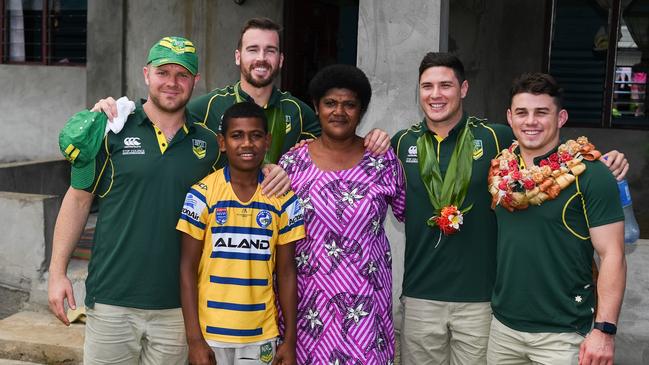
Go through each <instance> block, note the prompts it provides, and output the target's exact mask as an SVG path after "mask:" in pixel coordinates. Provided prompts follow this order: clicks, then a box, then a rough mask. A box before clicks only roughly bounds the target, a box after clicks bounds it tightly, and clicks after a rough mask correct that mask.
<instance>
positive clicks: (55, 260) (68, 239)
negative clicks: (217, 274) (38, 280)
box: [48, 37, 218, 364]
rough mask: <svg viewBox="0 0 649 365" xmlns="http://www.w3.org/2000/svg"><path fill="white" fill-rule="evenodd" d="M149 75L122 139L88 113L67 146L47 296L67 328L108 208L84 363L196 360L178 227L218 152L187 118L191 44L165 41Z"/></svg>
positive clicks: (92, 283) (96, 259)
mask: <svg viewBox="0 0 649 365" xmlns="http://www.w3.org/2000/svg"><path fill="white" fill-rule="evenodd" d="M143 73H144V81H145V83H146V85H147V86H148V98H147V100H145V101H142V102H139V103H137V105H136V106H135V110H134V112H133V113H131V114H130V115H128V119H127V120H126V123H125V124H124V127H123V129H122V130H121V131H119V133H108V134H106V130H107V129H106V119H107V118H106V116H105V115H104V114H103V113H92V112H89V111H83V112H80V113H78V114H76V115H75V116H74V117H72V119H70V121H69V122H68V124H67V125H66V126H65V127H64V128H63V130H62V132H61V135H60V138H59V142H60V147H61V151H62V152H63V154H64V155H65V156H66V158H67V159H68V160H69V161H71V162H72V178H71V186H70V188H69V189H68V192H67V193H66V195H65V197H64V200H63V204H62V206H61V211H60V212H59V216H58V218H57V222H56V227H55V230H54V241H53V251H52V260H51V264H50V269H49V288H48V289H49V290H48V291H49V302H50V308H51V310H52V311H53V312H54V314H55V315H56V316H57V317H58V318H59V319H60V320H61V321H62V322H63V323H65V324H69V322H68V319H67V317H66V314H65V311H64V301H65V300H66V299H67V301H68V304H69V305H70V307H71V308H75V307H76V304H75V301H74V295H73V293H72V286H71V283H70V280H69V279H68V277H67V276H66V270H67V265H68V262H69V259H70V255H71V253H72V251H73V249H74V247H75V245H76V243H77V241H78V239H79V236H80V234H81V232H82V230H83V228H84V225H85V222H86V220H87V218H88V213H89V210H90V205H91V203H92V201H93V198H94V197H95V196H96V197H97V198H98V204H99V216H98V220H97V226H96V232H95V238H94V247H93V252H92V258H91V261H90V264H89V267H88V278H87V279H86V292H87V294H86V298H85V304H86V307H87V316H88V318H87V323H86V335H85V346H84V363H85V364H100V363H101V364H107V363H111V364H112V363H119V364H138V363H142V364H163V363H164V364H184V363H185V362H186V360H187V347H186V342H185V332H184V326H183V318H182V314H181V310H180V300H179V252H180V249H179V247H180V246H179V242H180V236H179V234H178V232H177V231H176V230H175V229H174V227H175V223H176V221H177V220H178V212H179V211H180V210H181V208H182V205H183V201H184V196H185V193H186V192H187V190H188V189H189V187H191V185H192V184H194V183H195V182H196V181H199V180H200V179H201V178H202V177H204V176H205V175H207V174H208V173H210V172H211V171H213V170H214V164H215V162H216V159H217V155H218V146H217V142H216V138H215V135H214V133H213V132H212V131H211V130H209V129H208V128H206V127H204V126H202V125H199V124H196V123H192V122H191V119H189V116H188V114H187V112H186V110H185V105H186V104H187V102H188V101H189V98H190V96H191V94H192V91H193V88H194V86H195V84H196V82H197V81H198V79H199V75H198V57H197V56H196V50H195V48H194V45H193V44H192V42H190V41H189V40H187V39H184V38H178V37H165V38H163V39H161V40H160V41H159V42H157V43H156V44H155V45H154V46H153V47H152V48H151V50H150V52H149V57H148V60H147V65H146V66H145V67H144V69H143ZM126 114H128V113H126Z"/></svg>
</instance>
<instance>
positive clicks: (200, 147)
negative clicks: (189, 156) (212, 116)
mask: <svg viewBox="0 0 649 365" xmlns="http://www.w3.org/2000/svg"><path fill="white" fill-rule="evenodd" d="M192 152H194V155H196V157H198V159H199V160H200V159H203V158H204V157H205V155H206V154H207V142H205V141H203V140H202V139H192Z"/></svg>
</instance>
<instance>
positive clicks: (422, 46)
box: [357, 0, 448, 328]
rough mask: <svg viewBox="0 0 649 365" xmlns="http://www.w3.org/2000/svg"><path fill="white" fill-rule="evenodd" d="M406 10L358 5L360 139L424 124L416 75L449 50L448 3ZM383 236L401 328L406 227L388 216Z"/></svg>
mask: <svg viewBox="0 0 649 365" xmlns="http://www.w3.org/2000/svg"><path fill="white" fill-rule="evenodd" d="M408 5H409V6H403V4H402V3H401V2H380V1H372V0H361V1H360V9H359V19H358V56H357V57H358V59H357V66H358V67H359V68H361V69H362V70H363V71H365V73H366V74H367V76H368V78H369V79H370V82H371V84H372V101H371V102H370V107H369V109H368V111H367V113H366V114H365V117H364V118H363V121H362V124H361V127H360V128H359V133H360V134H361V135H364V134H365V133H366V132H367V131H369V130H370V129H371V128H375V127H376V128H381V129H384V130H386V131H388V133H390V134H391V135H392V134H394V133H395V132H397V131H398V130H400V129H403V128H407V127H408V126H410V125H412V124H414V123H416V122H418V121H419V120H420V119H421V112H420V108H419V105H418V97H417V84H418V72H417V69H418V67H419V62H420V61H421V58H422V57H423V56H424V55H425V54H426V52H430V51H438V50H440V49H443V48H444V47H445V46H446V44H445V39H446V38H447V36H446V34H447V24H446V22H445V19H447V18H448V17H447V16H445V14H446V13H447V11H448V3H447V2H446V1H439V0H437V1H426V2H424V1H420V2H412V3H408ZM385 230H386V233H387V235H388V238H389V239H390V245H391V248H392V278H393V286H392V294H393V300H392V301H393V312H394V316H395V318H394V322H395V325H396V326H397V328H399V327H400V325H401V319H400V318H401V314H400V311H401V304H400V302H399V296H400V295H401V283H402V281H403V260H404V243H405V239H404V227H403V224H400V223H398V222H397V221H396V220H395V219H394V217H392V215H390V216H389V219H387V220H386V223H385Z"/></svg>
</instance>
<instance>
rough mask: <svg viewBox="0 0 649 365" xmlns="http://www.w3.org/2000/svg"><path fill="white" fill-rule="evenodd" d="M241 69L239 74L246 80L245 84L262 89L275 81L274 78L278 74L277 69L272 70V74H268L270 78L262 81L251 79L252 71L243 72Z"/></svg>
mask: <svg viewBox="0 0 649 365" xmlns="http://www.w3.org/2000/svg"><path fill="white" fill-rule="evenodd" d="M250 67H251V68H254V65H252V66H250ZM240 68H241V73H242V74H243V78H244V79H245V80H246V82H247V83H249V84H250V85H252V86H254V87H256V88H262V87H266V86H268V85H270V84H272V83H273V81H275V78H276V77H277V75H278V74H279V67H278V68H276V69H274V70H273V73H271V74H270V76H269V77H268V78H266V79H263V80H255V79H254V78H253V77H252V71H250V70H245V69H244V68H243V67H240Z"/></svg>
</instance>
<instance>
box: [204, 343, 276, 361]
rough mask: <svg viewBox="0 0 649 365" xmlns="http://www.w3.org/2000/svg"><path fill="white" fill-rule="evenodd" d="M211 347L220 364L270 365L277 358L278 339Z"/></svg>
mask: <svg viewBox="0 0 649 365" xmlns="http://www.w3.org/2000/svg"><path fill="white" fill-rule="evenodd" d="M211 347H212V351H214V355H215V356H216V363H217V364H219V365H221V364H223V365H268V364H271V363H272V362H273V359H274V358H275V352H276V351H277V339H276V338H274V339H271V340H266V341H261V342H256V343H253V344H250V345H245V346H238V347H215V346H213V345H211Z"/></svg>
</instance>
